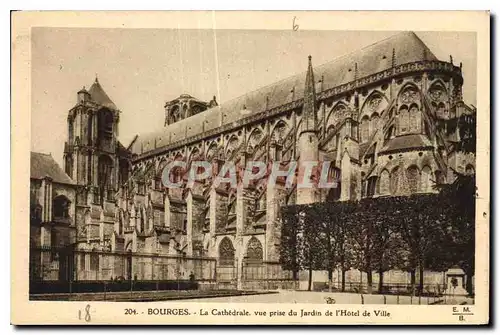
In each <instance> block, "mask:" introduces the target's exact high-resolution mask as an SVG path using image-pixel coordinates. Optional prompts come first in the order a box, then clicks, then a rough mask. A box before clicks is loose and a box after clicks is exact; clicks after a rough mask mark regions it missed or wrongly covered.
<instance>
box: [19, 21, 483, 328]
mask: <svg viewBox="0 0 500 335" xmlns="http://www.w3.org/2000/svg"><path fill="white" fill-rule="evenodd" d="M489 27H490V14H489V12H486V11H484V12H472V11H469V12H468V11H461V12H454V11H448V12H446V11H442V12H430V11H429V12H423V11H414V12H411V11H408V12H405V11H402V12H383V11H380V12H362V11H358V12H333V11H332V12H329V11H316V12H307V11H289V12H287V11H276V12H266V11H262V12H258V11H253V12H230V11H228V12H219V11H183V12H181V11H179V12H125V11H124V12H57V11H54V12H22V11H21V12H13V13H12V44H11V51H12V110H11V116H12V128H11V129H12V190H11V191H12V222H11V226H12V234H11V251H12V259H11V267H12V272H11V273H12V274H11V276H12V277H11V304H12V312H11V323H13V324H15V325H104V324H114V325H120V324H140V325H162V324H164V325H183V324H189V325H193V324H200V325H209V324H218V325H229V324H248V325H278V324H297V325H300V324H312V325H341V324H353V325H354V324H366V325H381V324H385V325H389V324H394V325H410V324H411V325H413V324H416V325H418V324H425V325H432V324H435V325H447V324H456V325H485V324H488V323H489V322H490V321H489V320H490V316H489V304H490V298H489V292H490V290H489V287H490V282H489V278H490V269H489V262H490V260H489V259H490V247H489V246H490V230H489V222H490V210H489V207H490V182H489V181H490V132H489V131H490V101H489V92H490V59H489V57H490V56H489V55H490V28H489ZM478 117H479V119H478ZM28 177H29V178H28Z"/></svg>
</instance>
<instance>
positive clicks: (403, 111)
mask: <svg viewBox="0 0 500 335" xmlns="http://www.w3.org/2000/svg"><path fill="white" fill-rule="evenodd" d="M409 127H410V114H409V112H408V107H406V105H403V106H401V108H399V133H400V134H405V133H407V132H408V130H409Z"/></svg>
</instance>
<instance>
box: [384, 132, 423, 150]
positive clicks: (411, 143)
mask: <svg viewBox="0 0 500 335" xmlns="http://www.w3.org/2000/svg"><path fill="white" fill-rule="evenodd" d="M429 146H432V143H431V142H430V141H429V139H428V138H427V137H426V136H424V135H421V134H412V135H404V136H398V137H394V138H392V139H390V140H389V141H387V143H386V144H385V145H384V147H383V148H382V150H380V152H388V151H399V150H404V149H410V148H423V147H429Z"/></svg>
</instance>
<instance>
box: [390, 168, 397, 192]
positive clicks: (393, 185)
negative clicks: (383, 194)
mask: <svg viewBox="0 0 500 335" xmlns="http://www.w3.org/2000/svg"><path fill="white" fill-rule="evenodd" d="M389 191H390V193H391V194H392V195H395V194H397V193H398V191H399V168H398V167H395V168H394V169H393V170H392V172H391V176H390V182H389Z"/></svg>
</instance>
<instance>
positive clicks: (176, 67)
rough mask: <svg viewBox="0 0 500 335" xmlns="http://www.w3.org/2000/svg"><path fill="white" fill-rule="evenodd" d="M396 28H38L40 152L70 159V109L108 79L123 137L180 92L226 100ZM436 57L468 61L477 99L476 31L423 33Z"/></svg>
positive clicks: (151, 120)
mask: <svg viewBox="0 0 500 335" xmlns="http://www.w3.org/2000/svg"><path fill="white" fill-rule="evenodd" d="M396 33H397V32H394V31H390V32H384V31H381V32H373V31H370V32H362V31H305V30H302V31H293V30H289V31H288V30H287V31H280V30H211V29H210V30H208V29H197V30H196V29H192V30H188V29H119V28H115V29H103V28H94V29H89V28H85V29H82V28H46V27H44V28H41V27H40V28H33V30H32V45H31V66H32V76H31V80H32V82H31V90H32V91H31V98H32V101H31V150H32V151H37V152H44V153H50V154H51V155H52V156H53V157H54V159H55V160H56V161H57V162H58V163H59V164H61V166H62V157H63V147H64V142H65V141H66V138H67V115H68V111H69V110H70V109H71V108H72V107H73V106H74V105H75V104H76V99H77V92H78V91H79V90H80V89H81V88H82V87H83V86H85V87H86V88H89V87H90V86H91V85H92V83H93V82H94V80H95V77H96V75H97V76H98V78H99V82H100V83H101V86H102V87H103V88H104V90H105V91H106V93H107V94H108V96H109V97H110V98H111V100H113V102H114V103H115V104H116V106H117V107H118V109H120V111H121V116H120V125H119V139H120V141H121V142H122V143H123V144H124V145H125V146H127V145H128V144H129V143H130V141H131V140H132V139H133V137H134V136H135V135H136V134H139V135H140V134H144V133H149V132H152V131H154V130H158V129H161V128H162V127H163V122H164V116H165V114H164V113H165V112H164V108H163V107H164V105H165V102H166V101H169V100H172V99H175V98H176V97H178V96H179V95H181V94H184V93H186V94H190V95H192V96H194V97H196V98H198V99H200V100H204V101H209V100H210V99H211V98H212V97H213V96H216V98H217V101H218V102H224V101H227V100H230V99H232V98H236V97H238V96H240V95H243V94H245V93H246V92H249V91H252V90H255V89H258V88H260V87H262V86H266V85H269V84H272V83H273V82H276V81H278V80H281V79H284V78H287V77H289V76H291V75H294V74H297V73H301V72H304V71H305V70H306V69H307V56H308V55H311V56H312V60H313V65H314V66H317V65H320V64H323V63H327V62H329V61H332V60H334V59H335V58H337V57H340V56H342V55H345V54H347V53H349V52H352V51H355V50H357V49H360V48H362V47H365V46H367V45H370V44H373V43H376V42H378V41H380V40H382V39H385V38H387V37H390V36H392V35H394V34H396ZM417 35H418V36H419V37H420V39H422V41H423V42H424V43H425V44H427V46H428V47H429V48H430V50H431V51H432V52H433V53H434V55H436V57H437V58H438V59H440V60H443V61H449V59H450V58H449V55H452V56H453V61H454V63H455V64H459V63H460V62H462V63H463V68H462V73H463V77H464V86H463V95H464V101H465V102H466V103H468V104H472V105H476V57H477V48H476V34H475V33H467V32H417Z"/></svg>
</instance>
